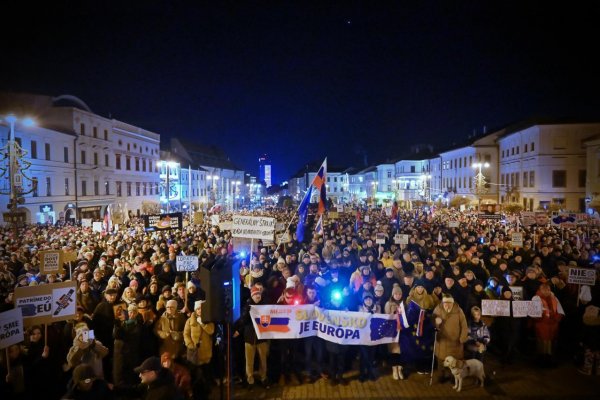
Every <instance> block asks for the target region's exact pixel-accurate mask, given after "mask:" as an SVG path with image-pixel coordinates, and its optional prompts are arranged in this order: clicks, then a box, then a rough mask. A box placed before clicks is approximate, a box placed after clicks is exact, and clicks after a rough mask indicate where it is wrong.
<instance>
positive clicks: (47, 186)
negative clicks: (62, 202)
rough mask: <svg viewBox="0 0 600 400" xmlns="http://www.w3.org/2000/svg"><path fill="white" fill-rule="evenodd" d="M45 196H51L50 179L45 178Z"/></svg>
mask: <svg viewBox="0 0 600 400" xmlns="http://www.w3.org/2000/svg"><path fill="white" fill-rule="evenodd" d="M46 196H52V179H51V178H50V177H47V178H46Z"/></svg>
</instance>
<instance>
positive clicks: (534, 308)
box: [529, 296, 542, 318]
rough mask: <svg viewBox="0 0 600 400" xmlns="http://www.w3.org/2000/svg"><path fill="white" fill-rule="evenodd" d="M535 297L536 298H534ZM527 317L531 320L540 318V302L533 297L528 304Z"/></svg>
mask: <svg viewBox="0 0 600 400" xmlns="http://www.w3.org/2000/svg"><path fill="white" fill-rule="evenodd" d="M536 297H537V296H536ZM529 303H530V304H529V316H530V317H533V318H541V317H542V301H541V300H540V298H539V297H538V298H537V299H536V298H535V297H534V298H533V299H531V301H530V302H529Z"/></svg>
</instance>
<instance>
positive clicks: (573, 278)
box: [567, 268, 596, 286]
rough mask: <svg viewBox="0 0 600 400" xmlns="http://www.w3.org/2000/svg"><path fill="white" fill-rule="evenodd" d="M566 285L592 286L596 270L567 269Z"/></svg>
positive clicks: (594, 281) (594, 282)
mask: <svg viewBox="0 0 600 400" xmlns="http://www.w3.org/2000/svg"><path fill="white" fill-rule="evenodd" d="M567 283H574V284H577V285H589V286H594V285H595V284H596V270H595V269H591V268H569V277H568V278H567Z"/></svg>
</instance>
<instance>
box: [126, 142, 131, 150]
mask: <svg viewBox="0 0 600 400" xmlns="http://www.w3.org/2000/svg"><path fill="white" fill-rule="evenodd" d="M130 150H131V143H127V151H130Z"/></svg>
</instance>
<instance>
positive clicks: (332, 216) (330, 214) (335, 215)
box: [327, 211, 340, 219]
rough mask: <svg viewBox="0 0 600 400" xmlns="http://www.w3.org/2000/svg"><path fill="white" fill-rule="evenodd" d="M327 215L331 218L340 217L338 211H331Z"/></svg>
mask: <svg viewBox="0 0 600 400" xmlns="http://www.w3.org/2000/svg"><path fill="white" fill-rule="evenodd" d="M327 216H328V217H329V218H330V219H338V218H339V217H340V216H339V214H338V212H337V211H329V213H328V214H327Z"/></svg>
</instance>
